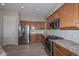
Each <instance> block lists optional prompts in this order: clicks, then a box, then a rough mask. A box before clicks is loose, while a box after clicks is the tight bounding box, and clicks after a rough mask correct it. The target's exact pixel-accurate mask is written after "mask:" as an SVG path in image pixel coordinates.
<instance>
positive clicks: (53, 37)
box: [47, 35, 64, 39]
mask: <svg viewBox="0 0 79 59" xmlns="http://www.w3.org/2000/svg"><path fill="white" fill-rule="evenodd" d="M47 39H64V38H62V37H58V36H54V35H49V36H47Z"/></svg>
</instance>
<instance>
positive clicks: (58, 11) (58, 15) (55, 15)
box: [53, 9, 60, 19]
mask: <svg viewBox="0 0 79 59" xmlns="http://www.w3.org/2000/svg"><path fill="white" fill-rule="evenodd" d="M58 18H60V10H59V9H58V10H57V11H55V12H54V14H53V19H58Z"/></svg>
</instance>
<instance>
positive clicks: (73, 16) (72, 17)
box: [60, 3, 79, 29]
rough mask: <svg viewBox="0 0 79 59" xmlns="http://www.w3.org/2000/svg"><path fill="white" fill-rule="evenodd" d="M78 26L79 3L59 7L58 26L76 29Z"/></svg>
mask: <svg viewBox="0 0 79 59" xmlns="http://www.w3.org/2000/svg"><path fill="white" fill-rule="evenodd" d="M78 27H79V4H77V3H69V4H64V5H63V6H62V7H61V8H60V28H62V29H64V28H67V29H68V28H69V29H76V28H78Z"/></svg>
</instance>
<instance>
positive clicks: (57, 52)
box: [52, 42, 76, 56]
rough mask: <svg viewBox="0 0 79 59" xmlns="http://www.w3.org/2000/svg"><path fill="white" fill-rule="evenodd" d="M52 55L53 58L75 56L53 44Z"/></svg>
mask: <svg viewBox="0 0 79 59" xmlns="http://www.w3.org/2000/svg"><path fill="white" fill-rule="evenodd" d="M52 53H53V55H54V56H76V54H74V53H72V52H71V51H69V50H67V49H65V48H64V47H62V46H60V45H58V44H57V43H55V42H54V43H53V52H52Z"/></svg>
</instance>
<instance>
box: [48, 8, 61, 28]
mask: <svg viewBox="0 0 79 59" xmlns="http://www.w3.org/2000/svg"><path fill="white" fill-rule="evenodd" d="M58 18H60V10H59V9H58V10H57V11H55V12H54V13H53V14H52V15H50V16H49V17H48V18H47V29H52V27H51V26H50V23H51V22H52V21H53V20H55V19H58Z"/></svg>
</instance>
